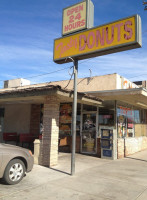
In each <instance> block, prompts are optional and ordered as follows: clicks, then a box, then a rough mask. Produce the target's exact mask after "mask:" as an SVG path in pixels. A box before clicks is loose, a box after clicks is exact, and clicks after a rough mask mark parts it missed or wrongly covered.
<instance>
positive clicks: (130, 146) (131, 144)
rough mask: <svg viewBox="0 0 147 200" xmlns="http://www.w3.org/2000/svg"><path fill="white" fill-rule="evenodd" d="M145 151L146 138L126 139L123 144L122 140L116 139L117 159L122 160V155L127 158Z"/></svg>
mask: <svg viewBox="0 0 147 200" xmlns="http://www.w3.org/2000/svg"><path fill="white" fill-rule="evenodd" d="M124 147H125V149H124ZM145 149H147V137H145V136H143V137H136V138H126V139H125V143H124V139H122V138H120V139H118V158H123V157H124V154H125V156H129V155H131V154H134V153H136V152H139V151H142V150H145Z"/></svg>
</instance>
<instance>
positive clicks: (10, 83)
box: [4, 78, 30, 88]
mask: <svg viewBox="0 0 147 200" xmlns="http://www.w3.org/2000/svg"><path fill="white" fill-rule="evenodd" d="M25 85H30V81H29V80H27V79H23V78H18V79H12V80H7V81H4V88H14V87H20V86H25Z"/></svg>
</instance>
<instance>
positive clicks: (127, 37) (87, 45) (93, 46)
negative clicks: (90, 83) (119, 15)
mask: <svg viewBox="0 0 147 200" xmlns="http://www.w3.org/2000/svg"><path fill="white" fill-rule="evenodd" d="M138 47H141V19H140V16H139V15H135V16H132V17H129V18H125V19H122V20H120V21H116V22H112V23H110V24H106V25H102V26H99V27H95V28H92V29H89V30H86V31H83V32H80V33H77V34H73V35H70V36H67V37H62V38H59V39H56V40H55V41H54V61H55V62H57V63H65V62H71V59H67V58H68V57H72V58H76V59H78V60H81V59H85V58H91V57H95V56H101V55H105V54H109V53H115V52H118V51H123V50H128V49H133V48H138Z"/></svg>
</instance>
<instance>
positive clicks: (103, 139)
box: [0, 74, 147, 166]
mask: <svg viewBox="0 0 147 200" xmlns="http://www.w3.org/2000/svg"><path fill="white" fill-rule="evenodd" d="M67 82H68V81H58V82H52V83H46V84H37V85H30V86H19V87H15V88H4V89H1V90H0V142H3V134H4V133H13V132H17V135H18V136H19V138H21V136H22V135H25V134H27V135H28V136H29V135H31V136H32V135H33V136H34V139H35V142H34V156H35V163H38V164H41V165H45V166H53V165H56V164H57V162H58V151H62V152H71V143H72V142H71V141H72V133H71V127H72V123H71V121H72V100H73V99H72V97H73V96H72V94H73V91H72V89H73V82H72V81H71V82H70V84H69V85H68V87H67V88H66V89H64V88H65V86H66V85H67ZM137 84H139V85H137ZM137 84H134V83H132V82H130V81H129V80H127V79H125V78H124V77H121V76H120V75H118V74H110V75H105V76H97V77H88V78H84V79H79V81H78V92H79V93H78V104H77V131H76V132H77V136H76V152H77V153H83V154H88V155H93V156H97V157H102V158H107V159H117V158H122V157H124V156H128V155H130V154H133V153H135V152H138V151H141V150H143V149H146V148H147V110H146V109H147V90H146V82H143V84H142V83H140V82H139V83H137ZM141 86H143V87H144V88H143V87H141ZM19 144H20V141H19Z"/></svg>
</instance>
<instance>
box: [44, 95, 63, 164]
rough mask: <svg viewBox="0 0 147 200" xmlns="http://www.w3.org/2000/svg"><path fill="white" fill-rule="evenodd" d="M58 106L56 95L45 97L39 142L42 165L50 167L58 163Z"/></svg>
mask: <svg viewBox="0 0 147 200" xmlns="http://www.w3.org/2000/svg"><path fill="white" fill-rule="evenodd" d="M59 106H60V104H59V99H58V98H57V97H56V96H50V97H47V99H46V101H45V103H44V113H43V127H44V131H43V135H42V144H41V164H42V165H43V166H49V167H51V166H53V165H57V163H58V137H59Z"/></svg>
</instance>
